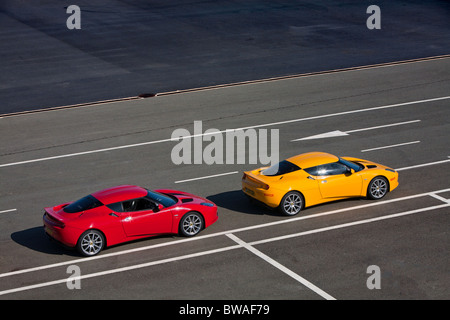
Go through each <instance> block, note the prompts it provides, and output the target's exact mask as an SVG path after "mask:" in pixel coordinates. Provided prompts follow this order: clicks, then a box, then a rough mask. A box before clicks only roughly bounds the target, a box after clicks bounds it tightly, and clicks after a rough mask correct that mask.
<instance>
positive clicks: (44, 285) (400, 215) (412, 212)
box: [0, 189, 450, 295]
mask: <svg viewBox="0 0 450 320" xmlns="http://www.w3.org/2000/svg"><path fill="white" fill-rule="evenodd" d="M449 190H450V189H446V190H445V191H449ZM435 192H436V193H438V192H444V191H443V190H440V191H435ZM431 193H434V192H429V193H426V195H429V194H431ZM411 197H413V196H411ZM449 206H450V203H447V204H442V205H438V206H433V207H427V208H421V209H416V210H411V211H406V212H402V213H396V214H391V215H387V216H382V217H377V218H371V219H365V220H359V221H356V222H350V223H344V224H340V225H335V226H331V227H326V228H320V229H314V230H310V231H305V232H300V233H295V234H291V235H285V236H281V237H275V238H270V239H264V240H260V241H254V242H251V243H249V244H248V245H249V246H252V245H258V244H263V243H268V242H273V241H279V240H284V239H287V238H293V237H300V236H303V235H307V234H313V233H319V232H325V231H329V230H336V229H340V228H345V227H350V226H353V225H359V224H364V223H371V222H376V221H381V220H386V219H392V218H397V217H402V216H406V215H412V214H415V213H419V212H425V211H431V210H436V209H441V208H445V207H449ZM303 218H307V217H303ZM288 221H292V220H288ZM243 229H245V228H241V229H236V230H235V231H233V230H232V231H233V232H239V231H243ZM228 234H230V232H219V233H216V234H214V235H209V236H217V235H228ZM197 238H198V237H197ZM203 238H205V237H203ZM191 239H195V238H191ZM179 242H181V241H177V243H179ZM182 242H185V241H182ZM172 244H173V243H172ZM238 248H242V244H239V245H235V246H228V247H224V248H220V249H213V250H208V251H202V252H198V253H192V254H188V255H184V256H178V257H174V258H168V259H162V260H157V261H152V262H147V263H142V264H137V265H133V266H128V267H122V268H117V269H111V270H106V271H101V272H96V273H91V274H86V275H81V276H80V277H76V278H66V279H60V280H55V281H49V282H44V283H39V284H34V285H29V286H24V287H19V288H13V289H8V290H4V291H0V295H6V294H10V293H15V292H20V291H26V290H31V289H36V288H42V287H47V286H52V285H56V284H61V283H67V281H73V280H74V279H80V280H81V279H88V278H94V277H99V276H104V275H110V274H114V273H119V272H125V271H131V270H136V269H140V268H146V267H150V266H155V265H159V264H163V263H169V262H174V261H180V260H185V259H190V258H195V257H200V256H205V255H209V254H214V253H219V252H225V251H229V250H234V249H238ZM255 250H256V249H255ZM100 257H101V256H100ZM92 258H95V257H92ZM92 258H86V259H84V261H91V260H92ZM269 259H270V258H269ZM75 261H76V260H75ZM73 262H74V261H66V262H64V263H61V264H58V265H65V264H72V263H73ZM274 262H275V263H276V261H274ZM53 266H54V265H53ZM279 266H280V267H283V266H282V265H279ZM283 268H284V267H283ZM40 269H41V270H42V269H43V268H40ZM287 270H289V269H287ZM22 271H23V270H22ZM13 273H14V274H17V273H23V272H20V271H19V272H11V273H10V274H9V275H11V274H13ZM5 275H6V274H1V275H0V276H5ZM305 281H306V280H305Z"/></svg>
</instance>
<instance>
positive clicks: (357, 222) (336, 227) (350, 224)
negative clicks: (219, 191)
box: [250, 203, 450, 245]
mask: <svg viewBox="0 0 450 320" xmlns="http://www.w3.org/2000/svg"><path fill="white" fill-rule="evenodd" d="M447 207H450V203H446V204H440V205H437V206H432V207H427V208H420V209H415V210H411V211H405V212H400V213H394V214H390V215H386V216H381V217H376V218H370V219H365V220H358V221H354V222H349V223H343V224H338V225H335V226H331V227H325V228H320V229H314V230H308V231H303V232H299V233H294V234H289V235H284V236H279V237H274V238H269V239H264V240H259V241H254V242H251V243H250V245H258V244H263V243H268V242H273V241H279V240H286V239H289V238H296V237H301V236H305V235H310V234H314V233H320V232H325V231H330V230H337V229H342V228H347V227H352V226H357V225H360V224H366V223H372V222H376V221H382V220H387V219H393V218H398V217H404V216H408V215H412V214H416V213H420V212H426V211H431V210H437V209H442V208H447Z"/></svg>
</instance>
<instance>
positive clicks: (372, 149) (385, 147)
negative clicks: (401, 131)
mask: <svg viewBox="0 0 450 320" xmlns="http://www.w3.org/2000/svg"><path fill="white" fill-rule="evenodd" d="M416 143H420V141H411V142H404V143H398V144H391V145H389V146H384V147H377V148H371V149H365V150H361V152H369V151H375V150H381V149H388V148H396V147H403V146H407V145H410V144H416Z"/></svg>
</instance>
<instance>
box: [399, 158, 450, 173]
mask: <svg viewBox="0 0 450 320" xmlns="http://www.w3.org/2000/svg"><path fill="white" fill-rule="evenodd" d="M447 162H450V159H448V160H441V161H435V162H428V163H422V164H416V165H414V166H409V167H403V168H398V169H395V170H396V171H404V170H410V169H416V168H421V167H428V166H434V165H436V164H442V163H447Z"/></svg>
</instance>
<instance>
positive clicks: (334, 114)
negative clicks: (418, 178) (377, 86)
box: [239, 96, 450, 130]
mask: <svg viewBox="0 0 450 320" xmlns="http://www.w3.org/2000/svg"><path fill="white" fill-rule="evenodd" d="M448 99H450V96H446V97H439V98H432V99H424V100H417V101H410V102H403V103H397V104H390V105H385V106H379V107H372V108H367V109H358V110H350V111H343V112H336V113H329V114H324V115H320V116H312V117H307V118H299V119H292V120H286V121H278V122H271V123H266V124H260V125H255V126H249V127H243V128H239V129H242V130H245V129H250V128H260V127H269V126H275V125H281V124H288V123H294V122H300V121H308V120H317V119H323V118H330V117H336V116H344V115H347V114H352V113H361V112H368V111H376V110H382V109H390V108H397V107H404V106H409V105H413V104H420V103H427V102H434V101H441V100H448Z"/></svg>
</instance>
